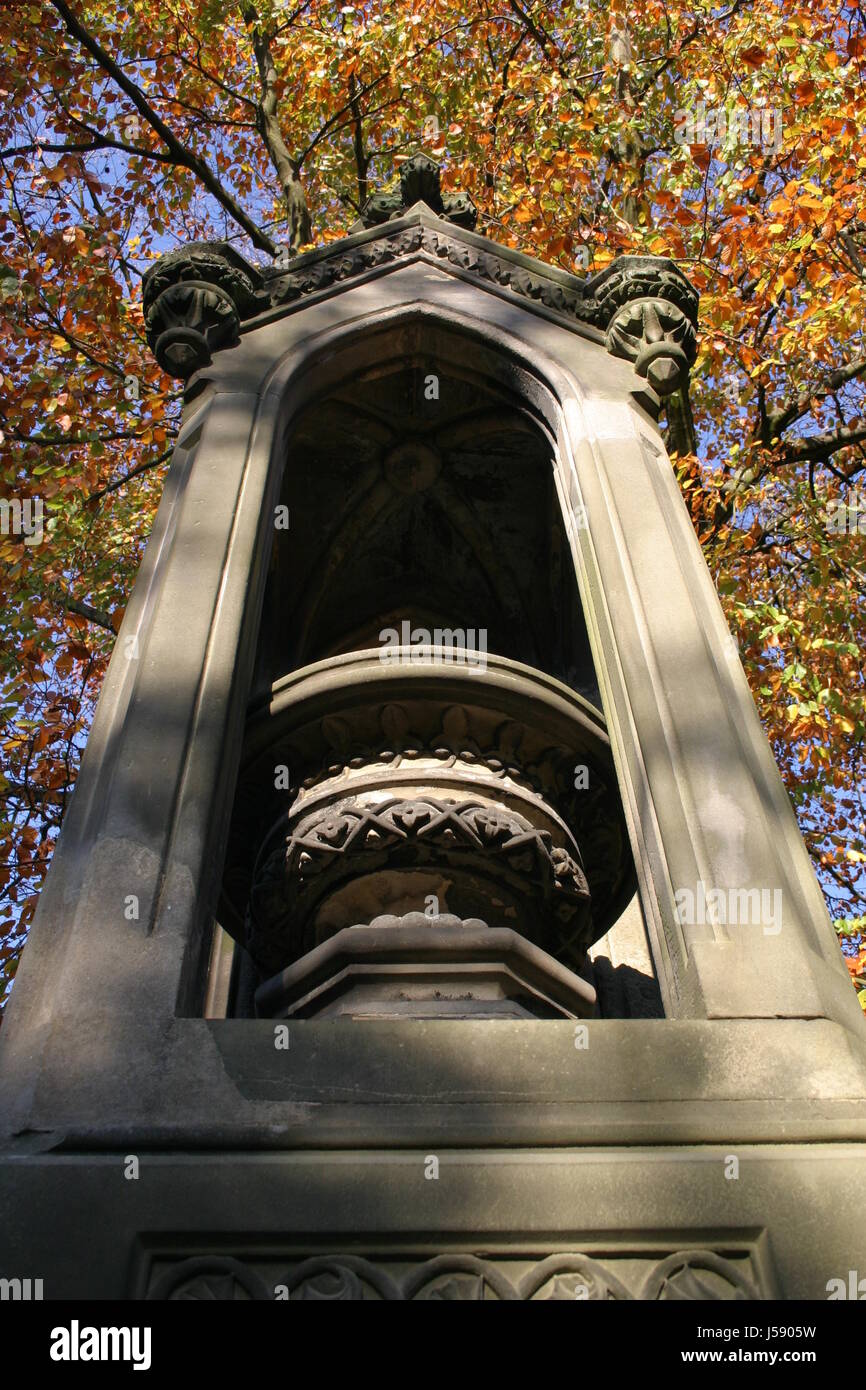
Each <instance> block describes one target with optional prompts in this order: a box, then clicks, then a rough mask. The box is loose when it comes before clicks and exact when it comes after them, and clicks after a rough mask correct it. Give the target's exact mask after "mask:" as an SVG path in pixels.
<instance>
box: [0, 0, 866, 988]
mask: <svg viewBox="0 0 866 1390" xmlns="http://www.w3.org/2000/svg"><path fill="white" fill-rule="evenodd" d="M3 20H4V23H3V37H2V39H0V92H2V95H3V97H4V103H3V108H2V113H0V122H2V130H0V168H2V177H3V194H2V212H0V244H2V256H0V301H2V303H0V312H2V316H0V342H2V349H0V351H2V360H0V372H2V381H0V395H2V407H0V408H2V420H0V430H2V439H0V458H2V487H0V497H2V499H3V500H4V502H5V509H4V512H3V518H4V527H3V534H2V535H0V557H2V584H3V595H2V597H3V604H2V617H0V622H2V624H3V628H4V639H5V640H4V642H3V647H2V666H0V680H2V685H0V692H2V693H0V699H2V711H0V717H2V722H3V727H2V762H0V805H2V812H0V830H2V841H3V853H2V856H0V930H2V932H3V934H4V944H3V946H2V948H0V995H2V992H3V990H4V989H5V988H8V984H9V982H10V981H11V978H12V976H13V974H14V969H15V965H16V962H17V958H18V954H19V952H20V947H21V944H22V942H23V939H24V937H25V935H26V929H27V925H28V923H29V921H30V918H31V916H32V912H33V909H34V905H35V901H36V899H37V896H38V892H39V887H40V884H41V882H42V879H43V877H44V873H45V870H46V867H47V864H48V862H49V860H50V857H51V852H52V847H53V845H54V842H55V840H56V837H57V834H58V831H59V828H60V825H61V822H62V819H63V814H64V810H65V807H66V805H67V803H68V799H69V795H70V792H71V790H72V788H73V786H74V783H75V775H76V769H77V767H78V763H79V759H80V756H81V751H82V748H83V745H84V743H85V741H86V736H87V730H88V727H89V722H90V718H91V715H92V711H93V707H94V703H95V700H96V697H97V695H98V692H99V687H100V682H101V679H102V676H103V674H104V671H105V666H106V662H107V659H108V656H109V654H110V651H111V646H112V642H113V639H114V635H115V633H116V631H117V628H118V626H119V622H120V619H121V617H122V614H123V609H124V604H125V602H126V598H127V595H128V593H129V589H130V586H131V584H132V581H133V578H134V576H135V573H136V570H137V567H138V564H139V561H140V559H141V555H142V550H143V547H144V545H145V542H146V538H147V535H148V532H149V529H150V526H151V523H152V519H153V515H154V511H155V508H156V505H157V502H158V500H159V495H160V490H161V487H162V483H163V480H164V477H165V471H166V468H167V466H168V460H169V457H170V454H171V447H172V440H173V438H174V435H175V433H176V431H177V424H178V418H179V412H180V406H181V400H180V395H179V393H178V390H177V387H176V385H175V384H174V383H173V382H171V381H170V380H168V379H167V378H166V377H165V376H164V375H163V373H162V372H161V371H160V370H159V368H158V367H157V366H156V364H155V362H154V361H153V359H152V358H151V356H150V354H149V352H148V351H147V347H146V344H145V341H144V335H143V324H142V316H141V278H142V275H143V273H144V272H145V271H146V269H147V267H148V266H149V265H150V264H151V262H152V261H153V259H154V258H155V257H156V256H158V255H160V254H162V253H164V252H165V251H167V250H170V249H171V248H173V247H174V246H177V245H180V244H182V243H184V242H187V241H190V240H193V239H208V238H223V239H227V240H230V241H232V242H233V243H235V244H236V245H237V246H238V248H239V249H240V250H241V251H243V253H244V254H245V255H247V256H249V257H251V258H253V259H255V258H257V257H258V258H259V259H260V260H265V261H267V260H269V259H271V258H275V257H282V258H290V257H292V256H294V255H296V254H297V253H298V252H300V251H301V250H302V249H303V247H304V246H305V245H306V244H308V243H311V242H317V243H318V242H321V241H323V240H330V239H334V238H336V237H338V236H340V235H342V234H344V232H345V230H346V228H347V226H348V225H350V224H351V222H353V221H354V220H355V218H356V215H357V213H358V211H359V209H360V207H361V206H362V205H363V203H364V201H365V199H366V198H367V197H368V196H369V193H370V192H371V191H372V190H373V189H374V188H376V189H381V188H383V187H387V186H388V185H389V182H390V181H391V180H392V179H393V178H394V177H395V174H396V173H397V170H398V167H399V164H400V161H401V160H402V159H403V158H404V157H405V156H406V155H407V153H408V152H410V151H412V150H414V149H417V148H418V147H419V146H423V147H426V148H427V149H428V150H429V151H430V152H431V153H433V154H434V155H435V156H436V157H438V158H440V159H441V160H442V162H443V166H444V183H445V185H446V187H452V188H453V187H459V188H463V189H466V190H467V191H468V192H469V193H470V194H471V195H472V197H473V199H474V200H475V202H476V203H477V205H478V207H479V209H480V213H481V222H480V229H481V230H482V231H484V232H485V233H486V234H487V235H489V236H491V237H493V238H494V239H496V240H498V241H500V242H502V243H504V244H506V245H509V246H513V247H516V248H518V249H520V250H522V251H526V252H529V253H530V254H533V255H535V256H538V257H539V258H541V259H543V260H546V261H550V262H553V263H555V264H558V265H560V266H563V267H564V268H565V269H567V270H571V271H577V272H579V273H582V272H583V271H584V270H589V271H596V270H598V269H600V268H602V267H603V266H604V265H605V264H607V263H608V262H609V261H610V259H611V258H612V257H613V256H615V255H617V254H620V253H623V252H631V253H641V252H649V253H652V254H655V255H664V256H670V257H672V258H673V259H674V260H675V261H676V262H677V263H678V264H679V265H680V266H681V267H682V268H683V270H684V271H685V273H686V274H687V275H688V276H689V277H690V278H691V279H692V281H693V282H694V284H695V285H696V286H697V287H698V288H699V289H700V291H701V296H702V298H701V331H702V337H701V346H700V354H699V357H698V361H697V363H696V365H695V368H694V371H693V374H692V385H691V391H690V394H689V395H688V396H683V395H682V394H681V395H679V396H678V397H675V398H674V399H673V400H672V402H671V403H670V404H669V407H668V413H667V419H666V421H665V427H666V429H667V431H668V443H669V447H670V450H671V452H672V456H673V460H674V466H675V468H676V470H677V475H678V478H679V480H680V483H681V486H682V489H683V492H684V495H685V497H686V499H687V501H688V504H689V506H690V509H691V514H692V517H693V520H694V524H695V527H696V529H697V533H698V535H699V538H700V541H701V543H702V545H703V548H704V553H705V555H706V559H707V562H708V564H709V566H710V569H711V571H712V573H713V575H714V577H715V579H716V582H717V585H718V588H719V592H720V594H721V596H722V601H723V603H724V605H725V609H726V612H727V616H728V619H729V622H730V625H731V629H732V631H733V633H734V634H735V636H736V638H737V640H738V643H739V647H740V651H741V655H742V659H743V662H744V665H745V667H746V671H747V674H748V676H749V680H750V682H751V686H752V691H753V694H754V697H755V700H756V702H757V704H758V708H759V710H760V713H761V716H762V719H763V722H764V727H765V729H766V731H767V734H768V736H769V738H770V740H771V742H772V745H773V748H774V751H775V754H776V758H777V760H778V762H779V764H780V767H781V768H782V771H783V775H784V777H785V779H786V782H787V786H788V789H789V792H790V794H791V796H792V798H793V801H794V804H795V806H796V809H797V812H798V815H799V818H800V824H801V827H802V830H803V834H804V836H805V837H806V840H807V843H808V845H809V848H810V850H811V853H812V855H813V858H814V863H815V867H816V869H817V871H818V873H819V876H820V878H821V881H822V883H823V885H824V888H825V891H826V893H827V896H828V900H829V902H830V907H831V913H832V915H833V916H834V917H835V918H839V919H842V918H844V919H847V922H848V925H849V927H850V929H848V928H843V934H844V936H845V940H846V943H847V944H846V946H845V950H846V954H847V956H848V959H849V965H850V966H851V969H852V974H854V975H855V976H856V977H858V978H859V979H860V980H861V982H862V983H863V984H864V985H866V948H861V944H860V936H859V934H858V931H857V926H858V914H860V915H861V916H862V914H863V912H864V908H866V878H864V869H863V865H864V864H866V855H864V852H863V845H864V838H866V836H864V819H866V811H864V777H863V771H864V767H863V740H864V733H866V701H864V685H863V673H862V667H863V656H862V653H863V649H864V643H866V632H864V622H863V611H864V610H863V596H864V586H866V481H864V480H863V477H862V475H863V469H864V463H866V454H864V445H866V414H864V386H863V377H864V372H866V347H864V342H863V322H864V303H863V301H864V276H866V209H864V189H866V181H864V177H863V173H864V170H866V87H864V77H866V72H864V59H866V33H864V16H863V13H862V11H861V10H860V9H859V8H858V7H856V6H845V5H843V6H840V7H838V8H831V7H829V6H827V5H826V4H822V3H818V2H817V0H756V2H755V3H752V4H748V5H747V4H743V3H740V0H732V3H730V4H729V5H728V6H726V7H723V8H722V7H719V6H711V5H709V4H706V3H692V4H685V3H680V0H670V3H662V2H661V0H647V3H645V4H643V5H642V6H640V7H634V12H632V8H631V7H630V8H626V7H625V6H624V5H623V4H622V3H621V0H617V3H616V4H614V5H613V6H611V5H609V4H601V3H599V0H582V2H581V0H564V3H561V4H541V3H529V0H526V3H522V0H501V3H499V4H495V3H493V0H475V3H468V0H448V3H445V0H408V2H407V3H401V4H398V5H394V4H391V3H376V2H375V0H368V2H367V3H359V4H356V5H339V4H334V3H324V0H308V3H299V4H296V5H293V4H291V3H277V0H257V2H256V3H254V4H252V3H228V0H206V3H195V0H191V2H190V3H185V2H184V0H131V2H130V3H125V4H121V5H120V7H119V8H118V7H117V6H114V5H107V4H105V3H103V0H74V3H67V0H50V3H46V4H44V5H37V4H27V3H15V4H10V5H7V6H6V7H5V9H4V14H3ZM27 500H29V501H30V503H31V504H33V505H32V506H31V508H30V513H29V517H30V521H29V526H28V525H27V524H26V522H27V517H26V515H24V514H23V513H22V511H21V508H22V506H23V504H24V502H25V501H27ZM36 502H38V503H39V507H40V509H41V510H40V517H41V520H40V521H39V523H38V525H37V522H36V515H35V512H34V506H35V503H36ZM14 503H17V504H18V507H19V513H18V524H17V525H13V524H12V521H14V520H15V513H14V507H13V504H14ZM10 519H11V520H10ZM861 997H862V998H863V999H864V1000H866V989H864V991H863V992H862V993H861Z"/></svg>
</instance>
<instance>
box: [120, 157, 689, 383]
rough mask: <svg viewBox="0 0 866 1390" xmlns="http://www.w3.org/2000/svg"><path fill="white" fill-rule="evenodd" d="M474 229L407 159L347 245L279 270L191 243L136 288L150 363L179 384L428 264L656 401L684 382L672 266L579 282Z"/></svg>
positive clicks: (640, 263)
mask: <svg viewBox="0 0 866 1390" xmlns="http://www.w3.org/2000/svg"><path fill="white" fill-rule="evenodd" d="M475 222H476V210H475V207H474V204H473V203H472V201H471V199H469V198H468V197H467V196H466V195H465V194H459V193H458V194H443V193H441V191H440V180H439V170H438V167H437V166H436V164H435V163H434V161H433V160H431V159H429V157H428V156H426V155H418V156H415V157H414V158H413V159H410V160H407V161H406V162H405V163H404V164H403V166H402V168H401V178H400V192H399V193H394V194H375V195H374V196H373V197H372V198H370V199H368V201H367V203H366V204H365V206H364V208H363V210H362V215H361V219H360V221H359V222H358V223H357V224H356V229H354V230H353V231H352V233H351V235H349V236H347V237H345V238H343V239H342V240H341V241H338V242H334V243H332V244H330V245H328V246H323V247H320V248H318V249H316V250H314V251H309V252H307V253H306V254H305V255H302V256H299V257H298V258H297V259H296V260H294V261H292V262H291V265H290V266H289V267H286V266H284V265H275V266H272V267H268V268H266V269H261V268H260V267H257V266H254V265H251V264H250V263H249V262H248V261H246V260H245V259H244V258H243V256H241V255H239V254H238V252H237V251H235V250H234V248H233V247H232V246H231V245H230V244H229V243H228V242H225V241H212V242H191V243H190V244H189V245H187V246H183V247H181V248H180V249H179V250H177V251H172V252H171V253H169V254H168V255H166V256H163V257H162V258H161V259H160V260H159V261H157V263H156V264H155V265H154V266H153V267H152V268H151V269H150V270H149V271H148V273H147V275H146V276H145V281H144V310H145V321H146V325H147V336H148V341H149V343H150V345H151V347H152V349H153V352H154V353H155V355H156V358H157V360H158V362H159V363H160V365H161V366H162V367H163V368H164V369H165V370H166V371H167V372H169V373H170V374H171V375H172V376H177V377H180V378H182V379H184V380H186V379H187V378H189V377H190V376H191V374H192V373H193V372H195V371H196V370H197V369H198V368H200V367H203V366H206V365H207V364H208V362H209V361H210V357H211V354H212V353H213V352H215V351H216V350H217V349H219V348H224V347H227V346H229V345H231V344H232V343H234V342H237V341H238V338H239V336H240V335H241V334H242V333H244V332H247V331H249V330H250V329H253V328H255V327H257V326H258V325H259V324H261V323H262V322H263V321H265V320H266V319H267V317H268V315H271V314H273V313H274V311H279V310H281V309H285V308H286V307H287V306H291V305H294V304H296V303H297V302H298V301H299V300H305V299H309V298H312V297H314V296H316V295H317V294H319V293H321V292H322V291H326V290H328V289H330V288H331V287H333V286H334V285H336V284H338V283H341V282H348V281H353V282H359V281H361V280H366V279H372V278H374V277H376V276H377V275H381V274H382V273H383V271H386V270H388V269H389V268H393V267H395V266H397V265H399V264H408V263H410V262H417V261H427V262H429V263H431V264H435V265H437V266H440V267H443V266H444V267H445V268H446V269H447V270H449V271H450V272H451V273H452V274H454V275H457V276H459V277H461V278H462V279H465V280H474V281H475V282H476V283H480V284H482V285H484V287H485V288H488V289H492V290H494V291H495V292H496V293H498V294H501V295H502V296H503V297H505V298H508V297H511V296H516V297H519V298H520V299H523V300H531V301H533V302H534V303H536V304H538V305H540V306H543V308H544V309H545V310H547V311H548V312H549V313H551V314H552V315H555V316H556V317H557V318H560V319H564V320H566V321H568V322H569V323H571V324H573V325H574V326H575V327H576V328H577V329H578V330H579V331H580V332H582V333H583V334H584V335H585V336H587V337H589V338H592V339H593V340H594V341H597V342H603V343H604V344H605V345H606V347H607V349H608V351H610V352H612V353H613V354H614V355H615V356H617V357H621V358H624V359H626V360H627V361H629V362H632V363H633V364H634V367H635V370H636V371H637V373H638V375H640V376H642V377H644V378H645V379H646V380H647V382H648V383H649V385H650V386H651V387H652V388H653V392H654V393H655V396H656V397H663V396H667V395H670V394H671V393H672V392H674V391H676V390H678V389H679V388H680V387H681V386H682V385H683V384H684V382H685V381H686V379H687V377H688V372H689V369H690V367H691V365H692V363H693V362H694V359H695V353H696V326H697V307H698V296H697V293H696V292H695V290H694V288H693V287H692V286H691V285H690V284H689V282H688V280H687V279H686V278H685V276H684V275H683V274H682V273H681V272H680V271H679V270H678V269H677V267H676V266H675V265H674V263H673V262H672V261H670V260H667V259H666V258H664V257H661V256H618V257H617V258H616V259H615V260H614V261H612V262H611V264H610V265H609V266H607V267H606V268H605V269H604V270H602V271H600V272H599V273H598V274H597V275H593V276H589V277H587V278H582V277H580V276H576V275H570V274H568V273H566V272H565V271H562V270H559V269H557V268H555V267H553V266H547V265H543V264H542V263H541V262H539V261H536V260H533V259H532V258H531V257H529V256H524V255H521V254H520V253H518V252H516V251H511V250H509V249H508V248H506V247H501V246H496V245H495V244H494V243H492V242H490V241H488V240H487V238H486V237H483V236H478V235H476V233H475V232H474V231H473V230H472V228H473V227H474V226H475ZM651 399H652V398H651Z"/></svg>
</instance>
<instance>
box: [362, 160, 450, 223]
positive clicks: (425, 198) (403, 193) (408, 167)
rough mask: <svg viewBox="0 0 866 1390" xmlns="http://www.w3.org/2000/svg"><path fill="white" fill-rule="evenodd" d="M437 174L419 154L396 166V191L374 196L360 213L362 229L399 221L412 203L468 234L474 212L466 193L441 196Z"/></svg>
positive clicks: (432, 164) (434, 165)
mask: <svg viewBox="0 0 866 1390" xmlns="http://www.w3.org/2000/svg"><path fill="white" fill-rule="evenodd" d="M440 185H441V170H440V168H439V165H438V164H437V163H436V160H435V159H431V158H430V155H429V154H424V153H423V151H421V152H419V153H418V154H413V155H412V156H411V158H410V159H407V160H406V161H405V162H404V163H403V164H401V166H400V191H399V192H395V193H374V194H373V196H372V197H371V198H368V199H367V201H366V203H365V204H364V206H363V208H362V209H361V221H362V222H363V224H364V226H365V227H378V226H380V225H381V224H382V223H383V222H391V221H393V220H394V218H396V217H402V216H403V213H404V212H408V211H409V209H410V208H411V207H413V206H414V205H415V203H426V204H427V206H428V208H430V211H431V212H435V213H436V214H437V216H438V217H441V218H442V219H443V221H445V222H453V223H454V225H455V226H457V227H465V228H466V229H467V230H468V231H472V229H473V228H474V226H475V223H476V222H477V220H478V209H477V208H476V206H475V204H474V203H473V201H472V199H471V198H470V197H469V194H468V193H443V192H442V189H441V186H440Z"/></svg>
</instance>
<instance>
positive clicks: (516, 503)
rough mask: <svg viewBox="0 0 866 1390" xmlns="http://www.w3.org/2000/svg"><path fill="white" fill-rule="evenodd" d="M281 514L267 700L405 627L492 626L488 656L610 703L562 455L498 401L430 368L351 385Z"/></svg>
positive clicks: (305, 442) (305, 420) (326, 413)
mask: <svg viewBox="0 0 866 1390" xmlns="http://www.w3.org/2000/svg"><path fill="white" fill-rule="evenodd" d="M434 381H435V383H437V385H436V386H434ZM434 389H438V399H428V396H430V395H431V393H432V391H433V390H434ZM280 503H281V505H283V506H285V507H288V509H289V530H288V531H279V530H278V531H276V532H275V541H274V552H273V559H272V566H271V574H270V579H269V583H268V590H267V596H266V600H265V609H264V616H263V621H262V629H261V638H260V659H259V667H258V680H257V687H258V689H259V690H260V691H261V692H262V693H264V691H266V690H267V689H269V688H270V686H271V685H272V684H273V682H274V681H276V680H277V679H279V677H281V676H282V675H284V674H286V672H288V671H291V670H293V669H296V668H297V667H299V666H304V665H307V664H309V663H310V662H313V661H318V660H321V659H324V658H326V657H330V656H335V655H338V654H340V653H343V652H348V651H357V650H362V649H364V648H370V647H375V646H378V645H379V633H380V632H381V631H382V630H383V629H384V628H388V627H394V628H397V629H398V630H399V629H400V626H401V623H402V622H403V621H408V622H409V623H410V624H411V625H412V627H413V628H416V627H418V628H424V629H426V630H428V631H430V632H431V633H432V632H433V631H434V630H435V629H436V628H439V629H441V630H454V629H463V630H469V631H474V632H475V633H476V635H477V634H478V632H479V630H484V631H485V632H486V645H487V649H488V650H489V651H493V652H497V653H499V654H500V655H502V656H507V657H511V658H512V659H514V660H517V661H522V662H525V663H526V664H527V665H530V666H534V667H537V668H539V669H541V670H544V671H546V672H548V673H549V674H551V675H554V676H556V677H557V678H558V679H560V680H562V681H564V682H565V683H566V684H568V685H569V686H571V688H572V689H574V690H577V691H579V692H580V693H581V694H583V695H584V696H586V698H587V699H589V700H590V701H591V702H592V703H593V704H596V705H597V704H598V703H599V695H598V689H597V684H596V679H595V673H594V670H593V665H592V658H591V655H590V650H589V643H588V640H587V635H586V629H585V626H584V622H583V618H582V615H581V610H580V602H579V598H578V593H577V585H576V581H575V576H574V568H573V565H572V562H571V557H570V555H569V552H568V547H567V543H566V538H565V535H564V532H563V527H562V522H561V519H560V515H559V506H558V502H557V497H556V489H555V484H554V473H553V451H552V446H551V443H550V441H549V439H548V438H547V436H546V433H545V431H544V430H543V429H542V427H541V426H540V425H539V424H538V423H537V422H536V421H535V420H533V419H532V418H531V416H530V415H529V414H528V412H527V411H526V410H525V409H524V408H523V407H522V406H521V404H520V403H519V402H518V401H516V400H514V399H508V398H507V397H506V394H505V392H504V391H502V390H501V389H499V388H494V387H492V386H491V385H490V384H487V383H482V382H480V381H477V380H474V381H472V380H463V379H459V378H458V377H456V376H454V375H451V374H449V372H448V370H447V368H445V367H443V366H442V365H441V364H439V363H437V362H433V361H429V360H427V361H425V360H423V359H420V358H419V359H418V360H416V361H413V362H405V361H404V362H400V363H397V364H393V365H391V366H389V367H388V368H387V369H385V370H381V369H379V370H377V371H374V372H371V373H370V374H369V375H366V376H363V377H361V378H360V379H358V380H354V381H352V382H349V383H347V384H346V385H344V386H343V388H342V389H341V390H339V391H337V392H335V393H334V394H333V395H331V396H329V397H328V398H327V399H325V400H322V401H319V402H318V403H317V404H316V405H314V406H313V407H311V408H310V409H309V410H307V411H306V412H305V413H304V414H303V415H302V416H301V418H300V419H299V420H298V422H297V425H296V427H295V429H294V431H293V433H292V436H291V440H290V444H289V448H288V458H287V462H286V470H285V475H284V481H283V488H282V493H281V496H280ZM476 640H477V637H476Z"/></svg>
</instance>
